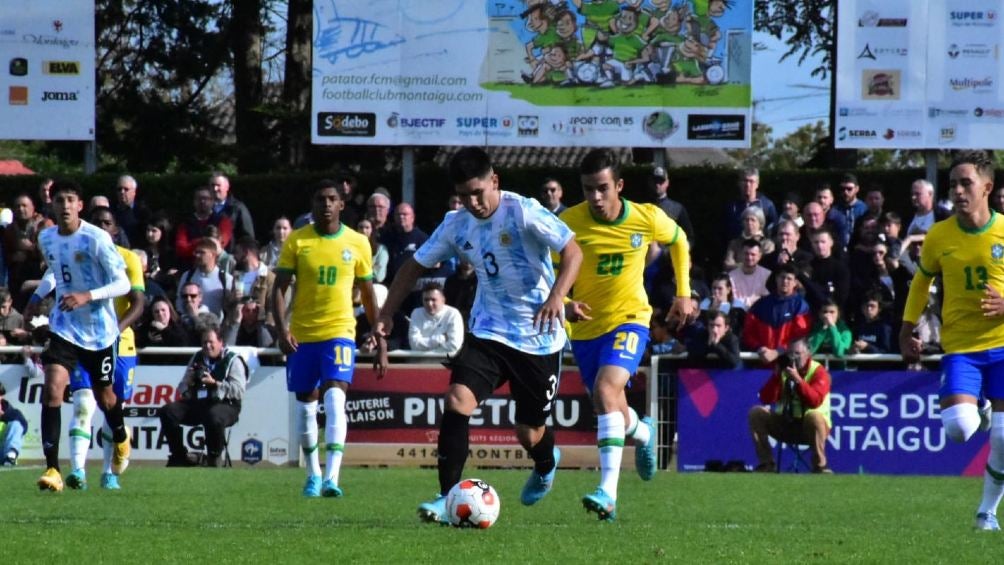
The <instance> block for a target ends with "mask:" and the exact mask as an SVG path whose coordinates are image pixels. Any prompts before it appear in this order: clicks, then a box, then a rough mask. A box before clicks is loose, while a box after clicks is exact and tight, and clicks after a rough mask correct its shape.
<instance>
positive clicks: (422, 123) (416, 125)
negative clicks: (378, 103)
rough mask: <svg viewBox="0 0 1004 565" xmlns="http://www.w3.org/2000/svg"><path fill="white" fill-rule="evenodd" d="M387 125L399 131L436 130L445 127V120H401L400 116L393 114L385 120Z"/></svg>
mask: <svg viewBox="0 0 1004 565" xmlns="http://www.w3.org/2000/svg"><path fill="white" fill-rule="evenodd" d="M387 125H388V126H389V127H391V128H401V129H438V128H441V127H443V126H445V125H446V118H402V117H401V115H400V114H398V113H397V112H393V113H392V114H391V115H390V117H389V118H387Z"/></svg>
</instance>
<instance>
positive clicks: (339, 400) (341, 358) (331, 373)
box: [321, 338, 356, 498]
mask: <svg viewBox="0 0 1004 565" xmlns="http://www.w3.org/2000/svg"><path fill="white" fill-rule="evenodd" d="M326 343H327V345H326V346H325V355H326V356H327V359H326V361H325V362H324V364H323V365H322V367H323V372H322V375H321V380H322V385H321V390H322V395H323V397H324V418H325V420H324V424H325V425H324V438H325V456H326V457H325V467H324V482H323V483H321V496H325V497H329V498H338V497H340V496H342V489H341V488H340V487H339V486H338V479H339V474H340V471H341V468H342V455H343V454H344V452H345V435H346V434H347V433H348V429H349V425H348V421H347V419H346V417H345V395H346V393H347V392H348V390H349V385H350V384H351V383H352V371H353V369H354V368H355V362H356V360H355V349H356V348H355V344H354V343H353V342H352V340H350V339H345V338H338V339H333V340H330V341H328V342H326Z"/></svg>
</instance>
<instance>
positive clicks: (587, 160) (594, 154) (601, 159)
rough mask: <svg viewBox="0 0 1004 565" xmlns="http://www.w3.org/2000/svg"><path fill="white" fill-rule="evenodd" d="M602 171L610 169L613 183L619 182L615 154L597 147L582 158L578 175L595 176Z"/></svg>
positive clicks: (617, 160) (618, 162) (618, 163)
mask: <svg viewBox="0 0 1004 565" xmlns="http://www.w3.org/2000/svg"><path fill="white" fill-rule="evenodd" d="M603 169H610V173H611V174H612V175H613V177H614V182H617V181H619V180H620V178H621V163H620V160H619V159H618V158H617V154H616V153H614V152H613V151H612V150H610V149H607V148H605V147H598V148H596V149H593V150H592V151H590V152H589V153H586V156H585V157H583V158H582V162H581V163H579V174H582V175H595V174H596V173H598V172H600V171H602V170H603Z"/></svg>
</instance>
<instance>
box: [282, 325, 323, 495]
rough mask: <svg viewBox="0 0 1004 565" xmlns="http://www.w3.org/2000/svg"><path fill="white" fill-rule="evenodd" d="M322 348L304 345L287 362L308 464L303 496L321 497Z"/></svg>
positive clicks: (296, 421) (299, 434)
mask: <svg viewBox="0 0 1004 565" xmlns="http://www.w3.org/2000/svg"><path fill="white" fill-rule="evenodd" d="M320 352H321V348H320V347H318V344H316V343H301V344H300V345H299V346H298V347H297V349H296V351H295V352H293V353H292V354H290V355H289V357H287V359H286V389H287V390H288V391H289V392H292V393H293V394H295V395H296V415H295V417H294V424H295V429H296V435H297V437H299V438H300V450H301V452H302V453H303V458H304V460H305V461H306V464H307V480H306V482H305V483H304V485H303V496H306V497H309V498H315V497H319V496H321V460H320V457H319V455H318V453H317V436H318V429H317V399H318V389H317V387H318V386H319V384H320V377H321V368H320V367H321V363H322V359H321V357H322V355H321V354H320Z"/></svg>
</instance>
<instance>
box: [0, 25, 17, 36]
mask: <svg viewBox="0 0 1004 565" xmlns="http://www.w3.org/2000/svg"><path fill="white" fill-rule="evenodd" d="M15 35H17V30H16V29H14V28H10V27H6V28H2V29H0V37H14V36H15Z"/></svg>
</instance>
